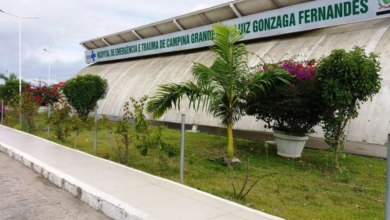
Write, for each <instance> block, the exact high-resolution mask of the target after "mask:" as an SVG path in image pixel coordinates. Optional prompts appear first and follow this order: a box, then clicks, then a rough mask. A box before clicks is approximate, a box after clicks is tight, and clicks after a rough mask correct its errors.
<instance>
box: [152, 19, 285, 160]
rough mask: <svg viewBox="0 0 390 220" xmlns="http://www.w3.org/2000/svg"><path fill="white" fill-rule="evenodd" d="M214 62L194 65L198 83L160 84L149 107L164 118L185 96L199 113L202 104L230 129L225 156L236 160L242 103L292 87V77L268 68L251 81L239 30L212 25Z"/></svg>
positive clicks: (156, 116)
mask: <svg viewBox="0 0 390 220" xmlns="http://www.w3.org/2000/svg"><path fill="white" fill-rule="evenodd" d="M213 30H214V33H215V34H214V38H213V42H214V44H215V45H214V46H212V47H211V52H213V53H214V55H215V57H214V63H213V65H212V66H211V67H207V66H205V65H203V64H200V63H194V65H193V67H192V75H193V76H194V78H195V81H196V82H193V81H186V82H182V83H179V84H178V83H169V84H163V85H159V87H158V90H157V92H156V94H155V95H154V96H153V97H152V98H151V100H150V101H149V102H148V104H147V108H146V109H147V111H148V112H149V113H152V115H153V118H160V117H162V116H163V115H164V114H165V113H166V112H167V111H168V110H169V109H172V108H176V107H177V108H180V101H181V100H182V98H183V97H184V96H187V98H188V99H189V101H190V107H191V106H192V107H193V108H195V109H196V110H197V109H198V107H199V105H200V104H201V103H203V105H204V109H205V110H206V112H208V113H210V114H211V115H212V116H214V117H217V118H219V119H220V120H221V123H222V124H223V125H224V126H226V128H227V144H226V155H227V157H228V158H233V157H234V146H233V126H234V124H235V123H236V122H238V121H239V120H240V118H241V115H242V114H243V113H244V111H245V105H243V102H245V100H246V99H247V98H248V96H250V95H258V94H261V93H263V94H267V93H268V92H270V90H271V89H273V88H274V86H275V84H276V83H279V82H282V83H286V84H289V81H290V80H291V79H292V77H291V75H290V74H289V73H288V72H287V71H285V70H283V69H275V70H274V69H269V70H267V71H264V72H262V73H261V74H255V76H254V77H253V78H252V79H251V80H250V81H246V80H245V78H246V76H247V75H248V74H249V72H250V69H249V68H248V57H247V55H248V51H247V50H246V48H245V45H244V44H243V43H240V42H239V41H240V40H242V38H243V37H244V35H243V33H242V32H241V30H240V29H238V28H237V27H235V26H226V25H223V24H218V25H213Z"/></svg>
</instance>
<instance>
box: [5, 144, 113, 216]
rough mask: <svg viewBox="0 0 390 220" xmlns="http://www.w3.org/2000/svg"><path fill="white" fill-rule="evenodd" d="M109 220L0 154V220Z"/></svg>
mask: <svg viewBox="0 0 390 220" xmlns="http://www.w3.org/2000/svg"><path fill="white" fill-rule="evenodd" d="M68 219H72V220H84V219H85V220H87V219H93V220H108V219H110V218H108V217H107V216H105V215H103V214H102V213H100V212H97V211H95V210H94V209H92V208H91V207H89V206H88V205H86V204H84V203H83V202H81V201H80V200H78V199H77V198H76V197H74V196H73V195H71V194H69V193H68V192H65V191H64V190H63V189H61V188H58V187H57V186H55V185H54V184H52V183H51V182H49V181H48V180H47V179H45V178H43V177H41V176H40V175H39V174H37V173H35V172H34V171H32V170H30V169H28V168H27V167H25V166H24V165H22V164H21V163H19V162H18V161H16V160H14V159H12V158H10V157H8V156H7V155H5V154H4V153H2V152H0V220H68Z"/></svg>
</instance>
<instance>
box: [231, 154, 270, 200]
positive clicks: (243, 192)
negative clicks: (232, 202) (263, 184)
mask: <svg viewBox="0 0 390 220" xmlns="http://www.w3.org/2000/svg"><path fill="white" fill-rule="evenodd" d="M230 168H231V169H232V173H233V177H232V186H233V197H234V198H235V199H237V200H243V199H244V198H245V197H246V196H247V195H248V194H249V193H250V192H251V190H252V189H253V187H254V186H255V185H256V184H257V183H258V182H259V181H260V180H262V179H264V178H266V177H268V176H271V175H274V174H275V173H269V174H265V175H263V176H262V177H261V178H259V179H257V180H256V181H254V182H253V183H252V185H250V186H249V188H248V189H247V187H248V181H249V158H248V159H247V163H246V175H245V179H244V181H243V183H242V185H241V189H239V190H238V188H237V186H236V175H235V172H234V167H230Z"/></svg>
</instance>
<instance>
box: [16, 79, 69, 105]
mask: <svg viewBox="0 0 390 220" xmlns="http://www.w3.org/2000/svg"><path fill="white" fill-rule="evenodd" d="M61 86H62V85H61V84H55V85H52V86H46V85H43V86H32V85H30V86H29V87H27V88H25V89H24V91H23V92H24V93H31V94H32V96H33V97H34V100H35V101H36V102H38V103H40V105H41V106H45V105H48V104H54V103H55V102H57V101H58V99H59V96H60V94H59V92H60V87H61Z"/></svg>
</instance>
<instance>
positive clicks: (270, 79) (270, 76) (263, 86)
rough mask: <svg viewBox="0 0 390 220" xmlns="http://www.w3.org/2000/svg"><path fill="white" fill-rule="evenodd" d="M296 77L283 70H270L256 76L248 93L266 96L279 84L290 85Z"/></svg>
mask: <svg viewBox="0 0 390 220" xmlns="http://www.w3.org/2000/svg"><path fill="white" fill-rule="evenodd" d="M293 79H294V77H293V76H292V75H291V74H290V73H289V72H287V71H286V70H283V69H275V70H274V69H268V70H267V71H264V72H262V73H260V74H255V77H254V78H253V80H252V81H250V82H249V85H248V91H249V92H250V93H251V94H250V95H252V96H258V95H260V93H262V94H266V93H267V92H268V91H269V90H271V89H273V88H274V87H275V86H276V85H277V84H279V83H283V84H290V82H291V81H292V80H293Z"/></svg>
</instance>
